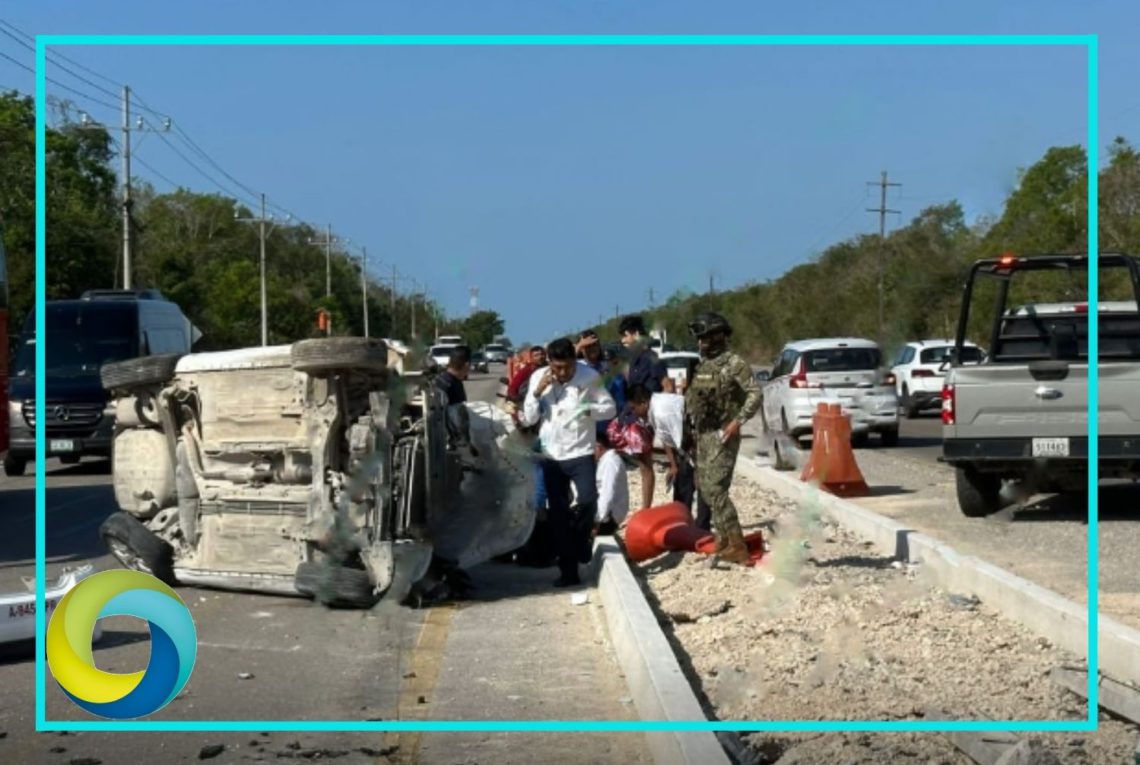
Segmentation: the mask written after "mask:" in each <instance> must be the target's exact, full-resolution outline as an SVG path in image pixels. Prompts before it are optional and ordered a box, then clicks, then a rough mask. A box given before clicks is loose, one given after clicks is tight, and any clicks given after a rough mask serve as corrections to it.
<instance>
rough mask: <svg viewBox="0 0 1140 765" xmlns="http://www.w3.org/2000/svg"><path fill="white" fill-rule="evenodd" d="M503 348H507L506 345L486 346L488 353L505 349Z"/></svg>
mask: <svg viewBox="0 0 1140 765" xmlns="http://www.w3.org/2000/svg"><path fill="white" fill-rule="evenodd" d="M505 350H507V349H506V346H502V345H488V346H487V352H488V353H495V352H498V351H505Z"/></svg>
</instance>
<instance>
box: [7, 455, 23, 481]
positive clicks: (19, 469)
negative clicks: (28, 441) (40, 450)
mask: <svg viewBox="0 0 1140 765" xmlns="http://www.w3.org/2000/svg"><path fill="white" fill-rule="evenodd" d="M27 469H28V461H27V460H26V459H25V458H23V457H13V456H12V455H11V454H9V455H7V456H5V457H4V475H6V476H8V477H9V478H19V477H20V476H22V475H23V474H24V472H25V471H26V470H27Z"/></svg>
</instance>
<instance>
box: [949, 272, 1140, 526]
mask: <svg viewBox="0 0 1140 765" xmlns="http://www.w3.org/2000/svg"><path fill="white" fill-rule="evenodd" d="M1094 262H1095V263H1096V265H1095V266H1094V267H1096V268H1098V274H1099V277H1100V281H1101V283H1102V285H1104V284H1109V283H1111V284H1113V285H1114V288H1115V290H1116V294H1114V295H1113V296H1112V297H1111V298H1110V299H1108V300H1102V302H1100V303H1099V306H1098V312H1097V321H1098V325H1099V326H1098V332H1097V339H1098V341H1099V343H1098V346H1099V347H1098V353H1097V369H1098V370H1099V376H1100V384H1099V386H1098V391H1099V406H1098V417H1097V421H1098V424H1099V433H1100V437H1099V440H1098V446H1099V461H1098V464H1097V475H1098V478H1101V479H1106V478H1115V479H1130V480H1138V479H1140V313H1138V311H1137V298H1138V297H1140V261H1138V260H1137V259H1136V258H1135V257H1132V256H1129V255H1121V254H1101V255H1100V257H1099V259H1098V260H1097V261H1094ZM1088 268H1089V258H1088V257H1087V256H1084V255H1040V256H1032V257H1015V256H1010V255H1007V256H1003V257H1001V258H998V259H991V260H982V261H978V262H977V263H975V264H974V266H973V268H972V269H971V271H970V276H969V279H968V280H967V282H966V287H965V292H964V296H963V301H962V309H961V314H960V316H959V322H958V334H957V339H956V346H955V351H954V352H953V353H952V354H951V360H950V362H949V364H950V369H949V373H948V374H947V377H946V383H945V385H944V387H943V390H942V423H943V446H942V461H943V462H946V463H948V464H950V465H953V466H954V468H955V469H956V482H957V493H958V505H959V508H960V509H961V511H962V513H963V514H965V515H967V516H970V517H982V516H986V515H989V514H992V513H994V512H997V511H998V510H1000V509H1001V507H1002V506H1003V504H1004V501H1003V492H1002V485H1003V483H1004V482H1008V481H1013V482H1017V483H1019V484H1021V485H1022V489H1023V491H1020V492H1018V493H1019V494H1021V495H1023V496H1024V495H1025V494H1034V493H1054V492H1057V493H1060V492H1083V491H1085V490H1087V488H1088V467H1089V466H1088V457H1089V437H1088V407H1089V400H1088V379H1089V364H1088V359H1089V347H1088V346H1089V305H1088V303H1087V301H1086V299H1085V297H1084V296H1086V295H1087V287H1086V288H1084V293H1083V295H1082V297H1081V299H1077V300H1071V299H1070V300H1065V301H1063V302H1025V303H1021V302H1019V301H1018V300H1013V299H1011V294H1012V295H1019V296H1024V295H1026V294H1030V293H1031V292H1032V290H1029V291H1027V290H1026V287H1027V286H1029V285H1032V284H1038V285H1040V284H1046V285H1049V286H1051V287H1053V288H1054V289H1053V290H1052V292H1053V293H1054V294H1055V292H1056V287H1057V285H1058V284H1059V283H1064V284H1066V285H1077V286H1078V287H1079V285H1080V284H1082V283H1083V280H1084V279H1086V278H1087V274H1088ZM979 288H980V290H979ZM986 290H988V291H990V292H993V293H994V295H995V298H996V303H995V305H994V308H993V312H994V313H993V320H992V327H991V338H990V349H991V351H990V354H989V356H988V357H987V358H986V360H985V361H984V362H983V363H981V364H967V365H963V364H960V363H959V362H958V359H959V354H960V353H961V349H962V347H963V345H964V338H965V336H966V331H967V328H968V327H969V323H970V311H971V303H972V302H973V300H972V298H974V297H975V294H974V293H975V292H977V291H986ZM1103 292H1104V290H1103V289H1102V293H1103ZM1121 292H1123V293H1124V294H1125V296H1126V294H1127V293H1129V292H1130V293H1131V295H1132V299H1131V300H1127V299H1125V300H1120V299H1116V298H1119V297H1121V296H1122V295H1121V294H1120V293H1121ZM985 297H986V298H988V296H985ZM979 302H983V301H979ZM984 302H988V300H986V301H984Z"/></svg>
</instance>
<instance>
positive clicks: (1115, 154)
mask: <svg viewBox="0 0 1140 765" xmlns="http://www.w3.org/2000/svg"><path fill="white" fill-rule="evenodd" d="M1107 160H1108V161H1107V163H1106V164H1105V166H1104V167H1103V168H1102V169H1101V170H1100V171H1099V173H1098V180H1099V200H1098V205H1099V207H1098V217H1099V221H1098V236H1099V243H1100V250H1101V252H1114V251H1115V252H1127V253H1129V254H1133V255H1140V153H1138V152H1137V151H1136V149H1135V148H1133V147H1132V146H1131V145H1130V144H1129V143H1128V142H1127V141H1125V140H1124V139H1123V138H1117V139H1116V140H1115V141H1114V142H1113V143H1112V144H1111V145H1110V146H1109V147H1108V153H1107ZM1087 211H1088V178H1087V155H1086V152H1085V150H1084V149H1083V148H1081V147H1080V146H1065V147H1055V148H1051V149H1049V150H1048V151H1047V152H1045V155H1044V156H1043V157H1042V158H1041V159H1040V160H1038V161H1037V162H1036V163H1035V164H1033V165H1032V166H1031V167H1028V168H1025V169H1023V170H1022V171H1021V172H1020V174H1019V180H1018V184H1017V187H1016V189H1015V190H1013V191H1012V192H1011V193H1010V195H1009V197H1008V198H1007V199H1006V200H1005V203H1004V207H1003V210H1002V213H1001V216H1000V217H998V218H997V219H996V220H982V221H975V222H973V223H971V222H968V221H967V220H966V218H965V214H964V212H963V210H962V206H961V205H960V204H959V203H958V202H957V201H954V200H947V201H946V202H944V203H941V204H935V205H932V206H930V207H927V208H925V209H923V210H922V211H921V212H919V213H918V214H917V215H916V216H915V217H914V218H913V219H912V220H911V221H909V222H908V223H907V224H906V225H905V226H902V227H901V228H898V229H896V230H894V231H892V232H891V233H890V234H889V235H888V236H887V237H886V238H885V240H880V238H879V236H878V235H877V234H876V235H870V234H868V235H861V236H856V237H853V238H851V239H848V240H846V241H841V242H838V243H836V244H833V245H831V246H830V247H828V248H827V249H826V250H824V251H823V252H822V253H821V254H820V255H819V256H818V257H815V258H813V259H812V260H811V261H810V262H807V263H803V264H801V265H798V266H795V267H794V268H792V269H791V270H789V271H787V272H786V273H784V274H783V275H782V276H780V277H779V278H777V279H772V280H770V281H765V282H755V283H751V284H746V285H744V286H742V287H740V288H738V289H734V290H729V291H723V292H717V293H711V294H710V293H705V294H694V293H691V292H686V291H683V290H682V291H678V292H677V293H675V294H674V295H673V296H672V297H670V298H669V300H668V301H666V303H665V304H664V305H662V306H659V307H657V308H656V309H653V310H650V309H646V310H644V311H643V315H644V316H645V317H646V319H647V324H649V325H650V326H652V327H656V328H658V329H664V330H666V331H667V332H668V335H669V340H670V342H672V343H674V344H677V345H679V346H689V345H691V344H692V341H691V339H690V338H689V336H688V331H687V323H688V321H689V320H690V319H691V318H692V317H693V316H694V315H696V314H697V313H699V312H700V311H705V310H716V311H720V312H721V313H723V314H724V315H725V316H726V317H727V318H728V320H729V321H730V322H731V323H732V325H733V328H734V346H735V347H736V348H738V349H739V350H740V351H741V352H743V353H745V354H746V355H747V356H748V357H749V359H750V360H751V361H752V362H754V363H757V364H767V363H770V362H771V361H772V360H773V359H774V358H775V356H776V355H777V354H778V353H779V350H780V348H781V347H782V346H783V345H784V343H786V342H788V341H791V340H796V339H804V338H810V337H828V336H857V337H868V338H876V337H877V336H878V333H879V326H878V323H879V319H878V273H879V258H880V253H883V255H884V256H885V257H884V263H885V269H884V270H885V278H884V282H885V301H884V304H885V311H884V314H885V321H884V330H883V335H884V336H883V337H882V338H881V342H882V343H883V345H884V346H885V348H886V350H887V351H888V352H893V350H894V349H895V348H897V347H898V346H900V345H902V344H903V343H905V342H908V341H910V340H915V339H922V338H928V337H953V336H954V333H955V330H956V327H957V321H958V313H959V306H960V303H961V294H962V287H963V285H964V282H965V279H966V276H967V273H968V271H969V268H970V266H971V265H972V264H973V263H974V261H975V260H977V259H980V258H990V257H997V256H999V255H1001V254H1003V253H1006V252H1010V253H1015V254H1018V255H1032V254H1043V253H1083V252H1085V251H1086V250H1087V241H1088V240H1087V236H1088V233H1087V227H1086V224H1087ZM1119 276H1121V275H1117V278H1102V284H1101V290H1100V296H1101V299H1114V298H1115V299H1121V298H1123V299H1132V293H1131V289H1130V287H1129V286H1128V285H1127V283H1126V282H1125V281H1124V280H1123V279H1121V278H1119ZM1074 280H1078V281H1079V283H1075V284H1074V283H1073V282H1074ZM1083 282H1084V279H1083V275H1073V276H1068V275H1065V276H1063V275H1057V277H1056V278H1053V279H1051V280H1049V279H1040V280H1037V282H1036V283H1035V284H1034V285H1033V289H1034V290H1035V291H1036V294H1032V295H1030V294H1028V292H1027V291H1026V292H1025V293H1024V294H1017V292H1016V290H1015V292H1013V293H1011V300H1025V301H1032V300H1050V299H1058V300H1060V299H1066V298H1067V297H1070V296H1072V295H1074V294H1078V293H1080V291H1081V288H1082V285H1083ZM1015 283H1016V282H1015ZM971 305H972V310H971V322H970V325H969V333H970V335H971V337H972V338H973V339H975V340H976V341H979V342H981V341H984V339H985V338H987V337H988V332H987V328H988V326H989V323H990V322H991V321H992V315H991V314H988V313H987V310H989V308H990V306H989V304H988V303H987V301H986V300H985V299H984V295H979V296H978V298H977V299H975V300H974V301H972V302H971ZM600 330H601V332H602V333H603V335H604V336H605V338H607V339H612V338H616V336H617V324H616V322H615V321H610V322H607V323H606V324H605V325H604V326H603V327H601V328H600Z"/></svg>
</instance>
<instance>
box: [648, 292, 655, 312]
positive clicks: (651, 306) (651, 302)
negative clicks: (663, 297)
mask: <svg viewBox="0 0 1140 765" xmlns="http://www.w3.org/2000/svg"><path fill="white" fill-rule="evenodd" d="M655 307H656V302H655V301H654V299H653V288H652V287H650V288H649V310H651V311H652V310H653V309H654V308H655Z"/></svg>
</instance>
